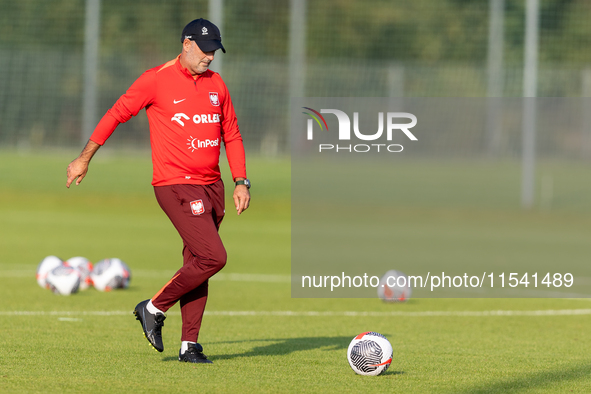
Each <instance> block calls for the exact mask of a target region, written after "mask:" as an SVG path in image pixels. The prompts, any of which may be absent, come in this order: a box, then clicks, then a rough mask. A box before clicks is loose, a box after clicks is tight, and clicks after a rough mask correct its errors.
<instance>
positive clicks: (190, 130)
mask: <svg viewBox="0 0 591 394" xmlns="http://www.w3.org/2000/svg"><path fill="white" fill-rule="evenodd" d="M179 57H180V55H179ZM179 57H177V58H176V59H173V60H171V61H169V62H168V63H166V64H163V65H161V66H158V67H155V68H153V69H151V70H148V71H146V72H145V73H143V74H142V75H141V76H140V77H139V78H138V79H137V80H136V81H135V82H134V83H133V85H131V87H130V88H129V89H128V90H127V92H126V93H125V94H124V95H123V96H121V97H120V98H119V100H117V102H116V103H115V105H113V107H112V108H111V109H110V110H108V111H107V113H106V114H105V115H104V116H103V118H102V119H101V121H100V122H99V124H98V125H97V127H96V128H95V130H94V132H93V133H92V136H91V137H90V139H91V140H93V141H94V142H96V143H98V144H100V145H103V144H104V143H105V141H106V140H107V139H108V138H109V137H110V136H111V134H112V133H113V131H114V130H115V128H116V127H117V126H118V125H119V123H124V122H127V121H128V120H129V119H131V117H132V116H136V115H137V114H138V112H139V111H140V110H141V109H142V108H146V114H147V115H148V121H149V123H150V143H151V145H152V163H153V167H154V176H153V179H152V185H154V186H163V185H175V184H197V185H207V184H211V183H214V182H216V181H218V180H219V179H220V177H221V176H220V167H219V158H220V146H221V142H224V145H225V147H226V155H227V156H228V162H229V164H230V170H231V172H232V176H233V178H234V179H235V178H238V177H242V178H246V164H245V157H244V146H243V144H242V136H241V135H240V130H239V129H238V123H237V121H236V114H235V112H234V106H233V105H232V100H231V98H230V93H229V92H228V89H227V88H226V84H225V83H224V81H222V78H221V77H220V75H219V74H218V73H216V72H213V71H210V70H207V71H205V72H204V73H203V74H199V75H197V76H196V77H195V78H193V76H192V75H191V74H190V73H189V72H188V71H187V69H185V68H184V67H182V66H181V63H180V61H179Z"/></svg>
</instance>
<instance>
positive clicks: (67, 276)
mask: <svg viewBox="0 0 591 394" xmlns="http://www.w3.org/2000/svg"><path fill="white" fill-rule="evenodd" d="M47 286H48V287H49V288H50V289H51V291H53V292H54V293H55V294H61V295H65V296H67V295H70V294H74V293H77V292H78V289H79V288H80V273H79V272H78V270H76V269H75V268H72V267H69V266H67V265H65V264H62V265H60V266H58V267H56V268H54V269H52V270H51V271H49V273H48V274H47Z"/></svg>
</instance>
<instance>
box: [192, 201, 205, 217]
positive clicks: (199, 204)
mask: <svg viewBox="0 0 591 394" xmlns="http://www.w3.org/2000/svg"><path fill="white" fill-rule="evenodd" d="M191 212H193V215H201V214H202V213H203V212H205V207H204V206H203V201H202V200H195V201H191Z"/></svg>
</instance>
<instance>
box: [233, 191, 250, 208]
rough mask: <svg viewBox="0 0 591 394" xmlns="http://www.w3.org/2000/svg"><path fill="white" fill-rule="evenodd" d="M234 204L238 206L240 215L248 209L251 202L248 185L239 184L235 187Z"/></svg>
mask: <svg viewBox="0 0 591 394" xmlns="http://www.w3.org/2000/svg"><path fill="white" fill-rule="evenodd" d="M233 197H234V205H235V206H236V211H237V212H238V215H240V214H241V213H242V212H244V211H245V210H246V209H248V205H249V204H250V191H249V190H248V188H247V187H246V185H237V186H236V188H235V189H234V196H233Z"/></svg>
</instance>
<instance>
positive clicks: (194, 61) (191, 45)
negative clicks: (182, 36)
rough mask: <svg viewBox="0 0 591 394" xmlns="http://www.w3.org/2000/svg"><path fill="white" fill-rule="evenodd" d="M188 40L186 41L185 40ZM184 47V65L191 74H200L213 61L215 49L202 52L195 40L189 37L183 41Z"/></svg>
mask: <svg viewBox="0 0 591 394" xmlns="http://www.w3.org/2000/svg"><path fill="white" fill-rule="evenodd" d="M187 41H188V42H187ZM183 47H184V48H185V51H186V52H185V60H186V65H185V66H186V67H187V69H188V70H189V72H190V73H191V74H192V75H197V74H202V73H204V72H205V71H207V69H208V68H209V64H210V63H211V62H212V61H213V55H214V53H215V51H211V52H203V51H202V50H201V49H200V48H199V45H197V43H196V42H195V41H191V40H189V39H187V40H185V42H184V43H183Z"/></svg>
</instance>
